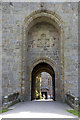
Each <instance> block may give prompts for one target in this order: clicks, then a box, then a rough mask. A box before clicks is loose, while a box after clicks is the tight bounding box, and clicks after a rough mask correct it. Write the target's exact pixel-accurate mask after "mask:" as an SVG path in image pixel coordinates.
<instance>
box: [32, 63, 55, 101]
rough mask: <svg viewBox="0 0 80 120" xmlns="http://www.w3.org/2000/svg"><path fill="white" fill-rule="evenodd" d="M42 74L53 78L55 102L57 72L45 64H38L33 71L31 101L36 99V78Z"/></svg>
mask: <svg viewBox="0 0 80 120" xmlns="http://www.w3.org/2000/svg"><path fill="white" fill-rule="evenodd" d="M41 72H47V73H49V74H50V75H51V76H52V85H53V100H55V72H54V70H53V68H52V67H51V66H50V65H49V64H47V63H45V62H42V63H39V64H37V65H36V66H35V67H34V68H33V71H32V73H31V74H32V81H31V100H34V99H35V98H36V76H37V75H38V74H39V73H41Z"/></svg>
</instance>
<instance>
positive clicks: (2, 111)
mask: <svg viewBox="0 0 80 120" xmlns="http://www.w3.org/2000/svg"><path fill="white" fill-rule="evenodd" d="M10 110H12V109H7V110H1V111H0V114H1V113H4V112H8V111H10Z"/></svg>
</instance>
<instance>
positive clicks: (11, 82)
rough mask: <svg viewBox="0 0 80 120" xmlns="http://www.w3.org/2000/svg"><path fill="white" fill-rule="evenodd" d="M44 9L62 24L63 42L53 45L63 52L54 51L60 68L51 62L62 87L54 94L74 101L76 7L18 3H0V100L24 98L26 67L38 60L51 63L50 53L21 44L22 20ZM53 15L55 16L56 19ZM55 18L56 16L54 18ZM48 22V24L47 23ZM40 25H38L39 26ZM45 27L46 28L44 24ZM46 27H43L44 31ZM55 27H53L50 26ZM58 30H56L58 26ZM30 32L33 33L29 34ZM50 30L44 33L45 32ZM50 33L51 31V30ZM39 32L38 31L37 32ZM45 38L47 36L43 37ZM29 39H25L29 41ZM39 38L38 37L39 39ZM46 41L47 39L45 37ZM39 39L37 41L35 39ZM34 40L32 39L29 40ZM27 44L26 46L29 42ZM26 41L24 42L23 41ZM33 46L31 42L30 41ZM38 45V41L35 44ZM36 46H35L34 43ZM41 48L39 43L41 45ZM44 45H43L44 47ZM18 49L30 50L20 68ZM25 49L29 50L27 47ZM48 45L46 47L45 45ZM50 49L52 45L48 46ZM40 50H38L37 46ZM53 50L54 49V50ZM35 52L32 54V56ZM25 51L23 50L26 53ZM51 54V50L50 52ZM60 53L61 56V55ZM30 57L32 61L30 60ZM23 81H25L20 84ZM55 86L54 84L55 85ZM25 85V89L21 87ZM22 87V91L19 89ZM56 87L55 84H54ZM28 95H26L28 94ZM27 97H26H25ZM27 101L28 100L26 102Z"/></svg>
mask: <svg viewBox="0 0 80 120" xmlns="http://www.w3.org/2000/svg"><path fill="white" fill-rule="evenodd" d="M41 9H45V10H47V11H52V12H53V13H56V14H57V15H58V16H60V18H61V19H60V18H59V17H58V18H59V19H60V21H61V20H62V21H63V22H62V25H63V42H62V43H61V42H60V43H59V41H57V45H59V44H63V45H64V49H62V50H63V52H61V51H62V50H61V49H60V48H59V47H56V49H57V48H58V49H59V50H60V53H61V55H60V54H59V57H60V59H62V57H61V56H64V57H63V58H64V59H63V61H64V66H63V67H61V64H62V63H61V61H58V63H57V60H55V62H56V64H57V68H58V70H59V71H58V72H59V73H58V74H59V76H58V79H60V80H61V83H62V85H61V86H63V87H60V89H59V88H58V87H57V88H56V89H57V91H58V90H59V91H60V93H59V94H60V96H62V95H63V98H65V94H66V93H68V92H69V93H70V94H72V95H74V96H75V97H77V96H78V10H77V9H78V3H68V2H67V3H43V4H42V3H27V2H26V3H24V2H22V3H18V2H13V3H9V2H7V3H6V2H4V3H2V30H3V31H2V32H3V34H2V39H3V43H2V44H3V49H2V50H3V51H2V53H3V58H2V62H3V63H2V65H3V69H2V72H3V74H2V76H3V97H4V96H10V95H14V94H15V93H19V95H20V96H19V98H20V99H21V95H22V94H23V96H24V89H25V90H27V93H29V92H30V90H29V91H28V88H29V87H30V78H29V75H28V76H27V74H28V70H29V69H28V67H27V63H28V64H31V63H32V62H33V60H35V59H37V58H38V56H39V57H40V56H43V57H45V55H44V54H45V53H46V57H48V58H51V60H53V61H54V57H53V53H51V52H49V53H48V51H47V50H46V49H44V51H45V52H44V53H43V52H42V53H40V50H41V49H40V48H39V46H37V48H36V47H35V46H34V45H33V44H34V43H33V44H32V43H30V44H31V46H30V45H29V44H27V42H26V43H25V42H24V36H23V31H24V29H23V26H24V27H25V26H26V24H25V21H24V20H25V18H26V17H28V16H29V15H30V14H32V12H34V11H37V10H41ZM56 14H55V15H56ZM57 15H56V16H57ZM48 22H49V21H48ZM39 24H40V23H39ZM47 26H48V24H47ZM47 26H46V27H47ZM54 26H55V25H54ZM59 27H60V26H59ZM33 29H34V32H33ZM37 29H39V27H38V28H36V27H34V26H33V27H32V29H31V30H30V32H29V34H33V37H32V36H31V35H30V37H32V38H34V34H36V35H35V37H36V36H37V33H36V32H35V30H37ZM49 29H50V28H48V29H46V31H48V30H49ZM51 29H54V27H53V28H51ZM38 31H39V30H38ZM47 35H48V34H47ZM30 37H29V38H30ZM39 37H41V36H39ZM49 38H50V37H49ZM38 39H41V38H38ZM30 40H34V39H30ZM30 40H29V42H31V41H30ZM26 41H27V38H26ZM32 42H33V41H32ZM38 42H40V41H38ZM38 42H37V43H38ZM41 44H42V43H41ZM46 44H47V43H46ZM22 45H23V48H24V46H26V48H28V50H29V47H30V48H31V49H32V46H33V49H32V51H31V52H28V53H27V51H26V54H25V55H26V60H25V61H26V62H27V63H25V64H23V66H22V62H23V61H22V56H23V54H24V53H23V52H22V49H23V48H22ZM28 45H29V46H28ZM47 45H48V44H47ZM51 45H52V43H51ZM40 47H41V46H40ZM54 47H55V46H54ZM34 48H35V53H34ZM26 50H27V49H26ZM50 51H51V48H50ZM62 53H63V55H62ZM32 56H33V57H32ZM22 67H24V69H27V74H26V73H25V74H24V75H23V76H22V74H23V73H24V70H23V69H22ZM60 69H62V71H63V73H64V75H63V78H64V79H63V78H62V76H61V75H60V73H61V71H60ZM23 78H25V83H24V81H23V82H22V80H23ZM56 82H57V81H56ZM24 84H25V85H24ZM21 86H22V87H21ZM57 86H59V83H58V84H57ZM27 93H26V94H25V96H28V94H27ZM29 95H30V94H29ZM28 97H29V96H28ZM29 100H30V98H29Z"/></svg>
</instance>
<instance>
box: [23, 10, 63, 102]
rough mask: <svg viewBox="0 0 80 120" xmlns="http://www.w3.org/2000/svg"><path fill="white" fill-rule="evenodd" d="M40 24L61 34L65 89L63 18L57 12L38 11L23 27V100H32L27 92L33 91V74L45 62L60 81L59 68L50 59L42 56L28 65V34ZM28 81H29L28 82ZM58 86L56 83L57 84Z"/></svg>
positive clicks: (61, 74) (28, 18) (61, 70)
mask: <svg viewBox="0 0 80 120" xmlns="http://www.w3.org/2000/svg"><path fill="white" fill-rule="evenodd" d="M39 22H48V23H50V24H52V25H54V26H55V27H56V28H57V30H58V31H59V33H60V55H61V56H60V64H61V65H60V81H61V87H62V89H64V69H63V68H64V22H63V21H62V20H61V17H60V16H59V15H58V14H56V13H55V12H52V11H49V10H37V11H34V12H33V13H31V14H30V15H29V16H28V17H26V18H25V20H24V26H23V41H22V83H21V88H22V89H21V94H22V96H23V99H27V98H28V99H29V100H30V99H31V97H30V96H31V95H30V94H29V95H27V98H26V94H27V92H28V93H30V91H31V88H30V87H31V85H30V84H31V82H30V81H31V72H32V70H33V68H34V67H35V66H36V65H37V64H39V63H41V62H45V63H47V64H49V65H50V66H51V67H52V68H53V69H54V71H55V81H58V79H59V76H58V73H59V72H58V66H57V64H56V62H54V60H53V59H52V60H51V58H49V57H45V56H40V58H36V59H34V60H32V62H31V63H30V64H29V65H27V62H26V60H27V47H28V46H27V42H28V32H29V30H30V28H31V27H32V26H33V25H35V24H37V23H39ZM27 80H29V81H28V82H27ZM26 84H28V87H26ZM55 84H56V83H55ZM61 94H62V98H64V91H62V93H61Z"/></svg>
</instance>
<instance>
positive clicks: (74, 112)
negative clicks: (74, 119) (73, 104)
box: [66, 110, 80, 117]
mask: <svg viewBox="0 0 80 120" xmlns="http://www.w3.org/2000/svg"><path fill="white" fill-rule="evenodd" d="M66 111H67V112H69V113H72V114H73V115H76V116H78V117H80V111H77V110H66Z"/></svg>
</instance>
